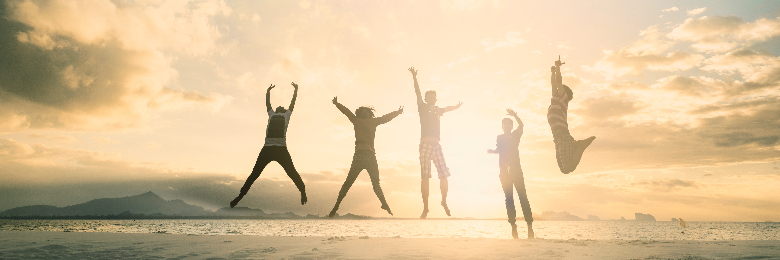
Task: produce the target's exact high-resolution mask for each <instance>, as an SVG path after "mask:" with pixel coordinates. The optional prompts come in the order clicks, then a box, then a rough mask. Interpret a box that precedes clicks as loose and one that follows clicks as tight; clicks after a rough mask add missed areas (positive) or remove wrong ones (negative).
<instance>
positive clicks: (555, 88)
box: [550, 55, 566, 96]
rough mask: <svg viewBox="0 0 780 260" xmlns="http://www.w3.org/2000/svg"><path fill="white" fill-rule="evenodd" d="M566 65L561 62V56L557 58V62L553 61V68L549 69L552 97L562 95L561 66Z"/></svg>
mask: <svg viewBox="0 0 780 260" xmlns="http://www.w3.org/2000/svg"><path fill="white" fill-rule="evenodd" d="M563 64H566V63H565V62H561V56H560V55H559V56H558V60H557V61H555V66H552V67H550V72H551V74H552V75H551V76H550V84H551V85H552V96H558V95H561V94H563V79H562V78H561V65H563Z"/></svg>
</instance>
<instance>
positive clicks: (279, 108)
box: [275, 106, 287, 113]
mask: <svg viewBox="0 0 780 260" xmlns="http://www.w3.org/2000/svg"><path fill="white" fill-rule="evenodd" d="M275 112H276V113H284V112H287V109H284V107H282V106H278V107H276V111H275Z"/></svg>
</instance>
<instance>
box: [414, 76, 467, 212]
mask: <svg viewBox="0 0 780 260" xmlns="http://www.w3.org/2000/svg"><path fill="white" fill-rule="evenodd" d="M409 72H411V73H412V79H413V80H414V93H415V94H417V111H418V112H419V113H420V173H421V176H420V177H421V181H420V191H421V192H422V200H423V212H422V215H420V218H427V217H428V195H429V189H430V185H429V183H430V179H431V177H432V176H431V161H433V164H434V165H436V172H437V173H438V175H439V188H440V189H441V206H442V207H444V212H445V213H447V216H450V208H449V207H448V206H447V192H448V190H449V182H448V181H447V177H450V169H449V168H447V163H446V162H445V161H444V153H442V150H441V144H439V140H440V132H441V131H440V126H441V120H440V118H441V116H442V115H444V113H447V112H449V111H452V110H455V109H458V108H460V106H461V105H463V103H462V102H458V104H457V105H454V106H448V107H445V108H440V107H437V106H436V91H433V90H429V91H427V92H425V100H423V98H422V95H421V94H420V85H419V84H417V71H416V70H415V69H414V67H412V68H409Z"/></svg>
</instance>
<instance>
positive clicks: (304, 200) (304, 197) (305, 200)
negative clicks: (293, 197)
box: [301, 191, 309, 205]
mask: <svg viewBox="0 0 780 260" xmlns="http://www.w3.org/2000/svg"><path fill="white" fill-rule="evenodd" d="M307 201H309V199H307V198H306V192H305V191H303V192H301V205H304V204H306V202H307Z"/></svg>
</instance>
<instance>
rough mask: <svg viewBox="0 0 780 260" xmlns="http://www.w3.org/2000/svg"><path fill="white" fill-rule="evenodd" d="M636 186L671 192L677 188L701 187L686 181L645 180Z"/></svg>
mask: <svg viewBox="0 0 780 260" xmlns="http://www.w3.org/2000/svg"><path fill="white" fill-rule="evenodd" d="M636 185H639V186H644V187H647V188H649V189H652V190H658V191H669V190H672V189H675V188H697V187H698V186H699V185H697V184H696V182H694V181H684V180H680V179H663V180H643V181H640V182H637V183H636Z"/></svg>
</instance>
